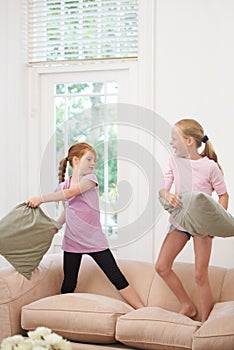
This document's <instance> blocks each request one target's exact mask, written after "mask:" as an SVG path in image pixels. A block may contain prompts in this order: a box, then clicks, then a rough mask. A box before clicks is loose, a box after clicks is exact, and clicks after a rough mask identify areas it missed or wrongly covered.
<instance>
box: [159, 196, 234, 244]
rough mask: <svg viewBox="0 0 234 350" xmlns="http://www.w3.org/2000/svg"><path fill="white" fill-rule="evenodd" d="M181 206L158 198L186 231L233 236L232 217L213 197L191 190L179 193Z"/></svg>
mask: <svg viewBox="0 0 234 350" xmlns="http://www.w3.org/2000/svg"><path fill="white" fill-rule="evenodd" d="M181 198H182V202H183V208H174V207H172V206H171V205H170V204H169V203H168V202H166V201H165V200H164V199H163V198H159V200H160V202H161V204H162V205H163V207H164V209H166V210H167V211H168V212H169V213H170V214H171V215H172V216H173V217H174V219H175V220H176V222H177V223H178V224H179V225H180V226H182V227H183V228H184V229H185V230H186V231H188V232H189V233H191V234H192V235H200V236H208V235H209V236H218V237H231V236H234V217H233V216H232V215H231V214H230V213H229V212H228V211H226V210H225V209H224V208H223V207H222V206H221V204H219V203H218V202H217V201H216V200H214V198H212V197H211V196H208V195H207V194H205V193H202V192H197V191H192V192H184V193H182V194H181Z"/></svg>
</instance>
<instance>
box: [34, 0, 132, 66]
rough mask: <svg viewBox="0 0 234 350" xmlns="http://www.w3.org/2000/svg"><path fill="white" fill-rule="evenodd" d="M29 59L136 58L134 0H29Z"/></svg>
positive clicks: (41, 60) (35, 60)
mask: <svg viewBox="0 0 234 350" xmlns="http://www.w3.org/2000/svg"><path fill="white" fill-rule="evenodd" d="M28 10H29V12H28V16H29V21H28V23H29V28H28V29H29V45H28V56H29V57H28V61H29V62H30V63H35V62H48V61H52V62H58V61H60V62H61V61H77V60H102V59H107V58H108V59H109V58H130V57H137V53H138V13H137V12H138V2H137V0H29V6H28Z"/></svg>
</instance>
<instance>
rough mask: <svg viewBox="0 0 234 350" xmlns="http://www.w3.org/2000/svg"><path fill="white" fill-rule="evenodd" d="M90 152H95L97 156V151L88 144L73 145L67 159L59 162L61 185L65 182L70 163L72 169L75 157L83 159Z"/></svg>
mask: <svg viewBox="0 0 234 350" xmlns="http://www.w3.org/2000/svg"><path fill="white" fill-rule="evenodd" d="M88 151H91V152H93V153H94V154H95V156H96V151H95V150H94V148H93V147H92V146H90V145H89V144H88V143H86V142H80V143H75V144H74V145H72V146H71V147H70V148H69V150H68V155H67V157H65V158H63V159H62V160H61V161H60V162H59V169H58V180H59V183H61V182H63V181H64V180H65V173H66V169H67V163H68V162H69V164H70V166H71V167H72V159H73V157H77V158H79V159H81V158H82V157H83V156H84V155H85V153H86V152H88Z"/></svg>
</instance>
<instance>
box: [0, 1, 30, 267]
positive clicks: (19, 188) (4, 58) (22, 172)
mask: <svg viewBox="0 0 234 350" xmlns="http://www.w3.org/2000/svg"><path fill="white" fill-rule="evenodd" d="M0 6H1V10H0V47H1V54H0V76H1V79H0V96H1V107H0V110H1V113H0V130H1V137H0V159H1V161H0V164H1V201H0V218H1V217H3V216H4V215H5V214H6V213H8V212H9V210H11V209H12V208H13V207H14V206H16V205H17V204H19V203H20V202H22V201H24V200H25V198H26V188H27V186H26V184H27V172H26V162H27V158H26V156H25V155H26V145H27V139H26V131H27V85H26V82H27V70H26V64H25V57H24V53H25V47H24V41H23V38H24V35H25V33H24V30H23V11H24V7H23V1H22V2H21V1H20V0H1V5H0ZM0 264H1V266H2V265H4V264H5V262H4V261H3V258H2V257H1V256H0Z"/></svg>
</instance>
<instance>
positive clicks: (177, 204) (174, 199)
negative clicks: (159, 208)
mask: <svg viewBox="0 0 234 350" xmlns="http://www.w3.org/2000/svg"><path fill="white" fill-rule="evenodd" d="M165 199H166V201H167V202H168V203H169V204H170V205H171V206H172V207H174V208H182V207H183V203H182V200H181V198H180V196H179V195H178V194H172V193H167V194H166V196H165Z"/></svg>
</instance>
